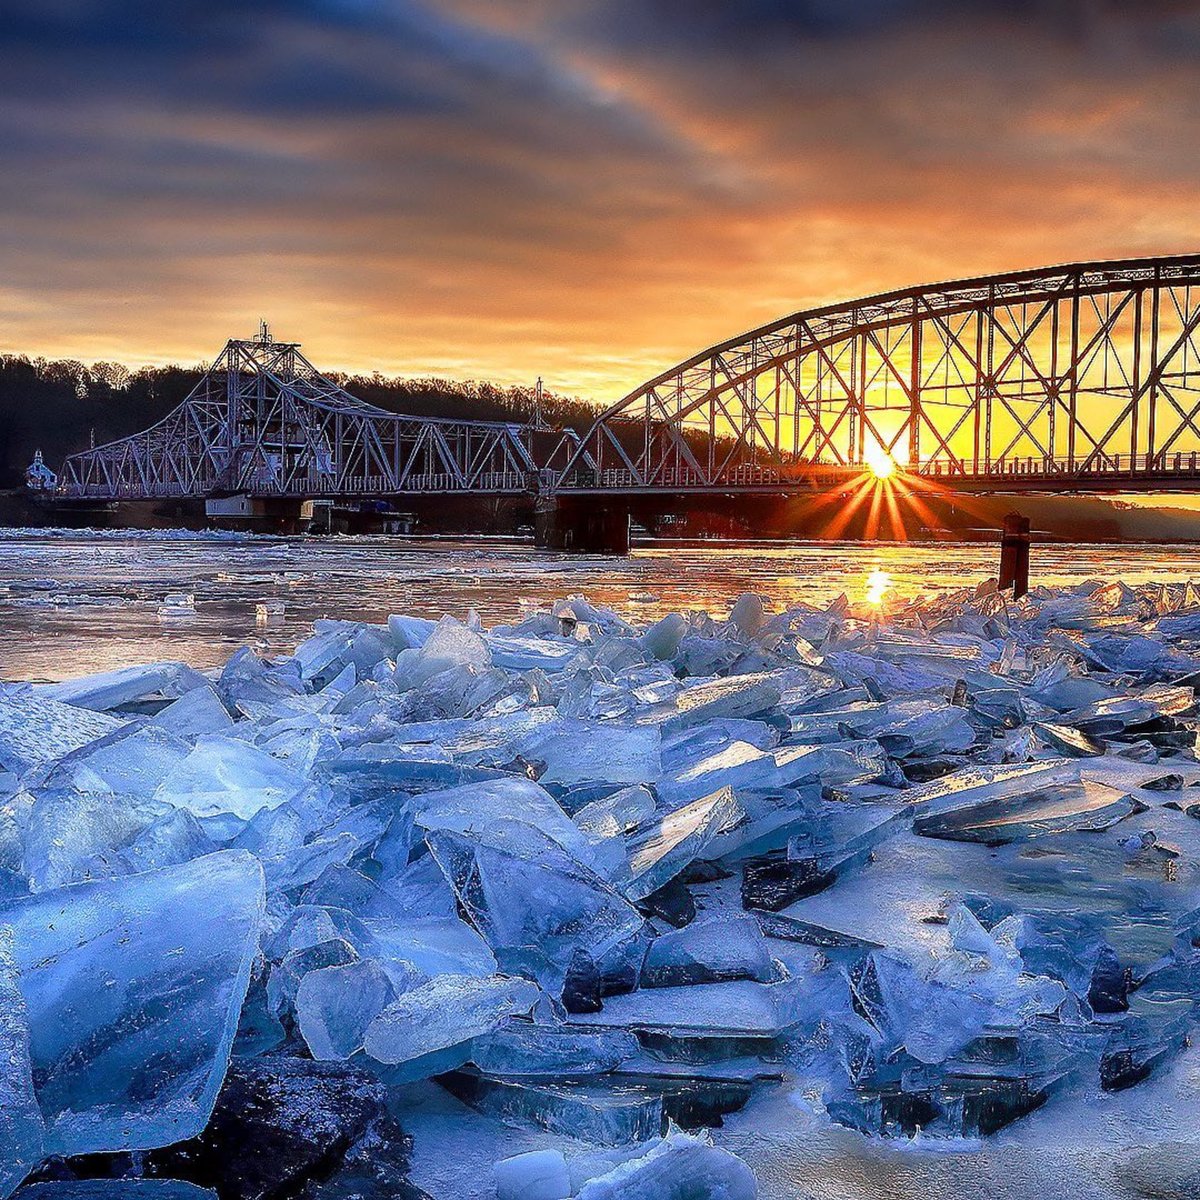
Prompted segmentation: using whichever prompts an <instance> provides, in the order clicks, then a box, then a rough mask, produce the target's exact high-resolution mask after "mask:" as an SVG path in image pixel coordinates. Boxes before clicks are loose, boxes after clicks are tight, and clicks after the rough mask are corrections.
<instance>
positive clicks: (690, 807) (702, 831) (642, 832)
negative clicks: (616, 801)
mask: <svg viewBox="0 0 1200 1200" xmlns="http://www.w3.org/2000/svg"><path fill="white" fill-rule="evenodd" d="M744 819H745V811H744V810H743V809H742V807H741V805H740V804H738V802H737V800H736V799H735V798H734V794H733V791H732V789H731V788H722V789H720V790H719V791H716V792H714V793H713V794H712V795H710V796H703V797H701V798H700V799H698V800H694V801H693V802H692V803H691V804H685V805H683V806H682V807H680V808H677V809H674V810H673V811H669V812H666V813H664V814H662V815H661V816H659V815H655V816H654V817H651V818H650V819H649V820H647V821H645V822H643V823H642V824H641V825H639V826H638V827H637V828H636V829H634V831H633V832H632V833H630V834H629V835H628V837H627V839H626V848H627V853H628V863H627V866H626V867H625V869H624V870H623V871H622V873H621V874H620V875H619V876H618V877H617V882H618V883H619V885H620V887H621V890H622V891H623V892H624V893H625V895H627V896H629V897H630V898H631V899H634V900H642V899H645V897H647V896H649V895H650V893H651V892H656V891H657V890H658V889H659V888H660V887H662V886H663V885H664V884H665V883H667V882H668V881H670V880H671V879H672V878H674V876H676V875H678V874H679V872H680V871H682V870H683V869H684V867H686V866H687V865H688V863H690V862H692V861H693V860H694V859H696V858H699V857H701V856H702V855H703V853H704V850H705V847H706V846H707V845H708V844H709V842H711V841H712V839H713V838H715V837H716V836H717V834H719V833H721V832H723V831H724V830H727V829H732V828H733V827H734V826H736V825H737V824H738V822H739V821H742V820H744Z"/></svg>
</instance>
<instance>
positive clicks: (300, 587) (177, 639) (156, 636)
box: [0, 530, 1200, 680]
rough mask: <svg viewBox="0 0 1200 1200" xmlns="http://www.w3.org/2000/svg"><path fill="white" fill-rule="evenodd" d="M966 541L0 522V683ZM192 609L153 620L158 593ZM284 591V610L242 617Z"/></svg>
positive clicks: (741, 587)
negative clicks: (349, 621) (728, 539)
mask: <svg viewBox="0 0 1200 1200" xmlns="http://www.w3.org/2000/svg"><path fill="white" fill-rule="evenodd" d="M997 557H998V550H997V547H996V546H995V545H987V544H980V543H962V544H954V543H941V542H939V543H933V544H930V543H908V544H889V543H855V542H844V543H837V544H832V543H790V544H786V545H773V546H769V547H766V546H732V545H719V546H718V545H714V546H703V547H689V548H684V549H680V548H657V547H656V548H639V549H637V550H635V552H634V553H633V554H632V555H631V556H630V557H629V558H624V559H614V558H599V557H577V556H565V555H560V554H552V553H549V552H546V551H541V550H535V549H534V548H533V547H532V546H529V545H526V544H521V543H506V542H502V541H474V542H472V541H453V542H452V541H439V542H430V541H414V540H410V539H404V538H394V537H370V538H353V539H351V538H332V539H330V538H287V539H276V538H262V537H234V536H205V535H182V534H168V533H164V534H155V535H147V534H141V535H129V534H122V533H102V534H98V533H89V532H76V531H51V532H29V531H18V530H0V678H4V679H10V680H12V679H37V680H55V679H63V678H67V677H70V676H73V675H82V674H86V673H88V672H91V671H101V670H105V669H107V668H111V667H118V666H125V665H127V664H129V663H133V662H149V661H153V660H156V659H164V658H170V659H181V660H183V661H184V662H187V663H190V664H191V665H193V666H196V667H200V668H204V667H212V666H217V665H218V664H221V663H223V662H224V661H225V660H226V658H228V656H229V654H230V651H231V649H233V648H234V647H236V646H239V645H241V644H243V643H246V642H251V643H253V644H255V645H257V646H258V647H259V648H260V649H262V650H264V651H267V652H283V651H287V650H290V649H291V648H292V647H293V646H295V644H296V643H297V642H299V641H300V640H301V639H302V638H303V637H305V636H306V634H307V633H308V632H309V630H310V629H311V626H312V622H313V620H314V619H316V618H318V617H324V616H336V617H344V618H353V619H356V620H365V621H382V620H384V619H385V618H386V617H387V615H388V614H389V613H394V612H408V613H415V614H420V615H424V616H433V617H437V616H440V615H441V614H442V613H445V612H449V613H453V614H455V615H460V616H461V615H465V613H466V611H467V610H468V609H469V608H472V607H473V608H475V609H476V610H478V612H479V613H480V615H481V616H482V617H483V619H484V622H485V623H487V624H491V623H494V622H500V621H510V620H515V619H517V618H519V617H520V615H521V613H522V609H523V607H524V606H528V605H530V604H532V603H536V602H541V601H544V600H545V599H547V598H550V597H557V596H565V595H569V594H576V593H581V594H584V595H586V596H587V597H588V598H589V599H591V600H593V601H595V602H598V603H601V604H604V605H607V606H610V607H612V608H614V609H616V610H618V611H619V612H622V613H623V614H625V615H626V616H628V617H629V618H630V619H631V620H634V621H635V622H643V621H649V620H652V619H655V618H657V617H658V616H660V615H662V614H663V613H664V612H668V611H673V610H686V609H689V608H705V609H707V610H709V611H710V612H714V613H717V612H720V613H724V612H727V611H728V609H729V606H730V604H731V603H732V602H733V600H735V599H736V598H737V596H738V595H740V594H741V593H742V592H746V591H756V592H759V593H761V594H762V595H764V596H766V597H768V598H769V599H770V600H771V601H772V603H773V604H774V605H777V606H785V605H787V604H789V603H794V602H796V601H807V602H810V603H817V604H821V603H825V602H827V601H829V600H831V599H833V598H834V597H836V596H838V595H839V594H840V593H843V592H844V593H846V594H847V595H848V596H849V598H850V599H851V600H852V601H854V602H864V601H865V602H878V601H879V600H880V599H881V598H883V597H886V596H888V595H891V596H894V597H897V598H908V597H911V596H914V595H917V594H920V593H922V592H930V591H940V590H943V589H946V588H953V587H961V586H963V585H964V584H973V583H977V582H979V581H980V580H983V579H986V578H987V577H988V576H989V575H991V574H994V573H995V570H996V560H997ZM1033 564H1034V565H1033V577H1034V582H1035V583H1045V584H1056V585H1058V584H1071V583H1077V582H1081V581H1083V580H1085V579H1105V580H1108V579H1117V578H1119V579H1124V580H1125V581H1127V582H1130V583H1141V582H1146V581H1150V580H1164V581H1166V580H1184V579H1192V578H1197V579H1200V548H1197V547H1192V546H1110V545H1106V546H1039V547H1035V549H1034V558H1033ZM180 592H183V593H190V594H192V595H193V596H194V598H195V612H194V615H193V614H187V615H179V612H178V610H175V615H164V614H161V613H160V606H161V605H162V602H163V600H164V599H165V598H166V597H167V596H168V595H170V594H171V593H180ZM270 600H282V601H283V615H282V616H280V615H277V614H275V613H272V614H271V615H269V616H268V618H267V619H266V620H265V621H262V620H260V619H259V618H258V617H257V616H256V610H257V606H258V605H259V604H261V603H263V602H265V601H270Z"/></svg>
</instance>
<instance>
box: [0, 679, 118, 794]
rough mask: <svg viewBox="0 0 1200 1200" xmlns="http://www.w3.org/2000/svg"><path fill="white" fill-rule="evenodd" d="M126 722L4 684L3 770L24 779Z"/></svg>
mask: <svg viewBox="0 0 1200 1200" xmlns="http://www.w3.org/2000/svg"><path fill="white" fill-rule="evenodd" d="M123 724H124V721H122V720H119V719H118V718H117V717H111V716H109V715H108V714H106V713H94V712H90V711H89V710H87V709H83V708H76V707H75V706H74V705H72V704H64V703H63V702H62V701H60V700H49V699H46V698H44V697H40V696H35V695H34V694H33V692H32V691H31V690H30V689H28V688H24V689H22V688H6V687H4V685H2V684H0V770H5V771H11V772H13V774H14V775H23V774H24V773H25V772H27V771H30V770H33V769H34V768H36V767H42V766H46V765H48V764H50V763H53V762H56V761H57V760H58V759H60V758H62V757H63V756H64V755H65V754H69V753H70V752H71V751H72V750H78V749H79V748H80V747H81V746H86V745H87V744H88V743H89V742H93V741H95V740H96V739H97V738H101V737H104V736H105V735H106V734H109V733H112V732H113V731H114V730H117V729H120V728H121V726H122V725H123Z"/></svg>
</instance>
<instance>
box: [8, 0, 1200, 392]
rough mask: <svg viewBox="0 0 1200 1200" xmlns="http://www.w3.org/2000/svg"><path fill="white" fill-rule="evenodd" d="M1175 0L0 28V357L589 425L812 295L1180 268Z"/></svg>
mask: <svg viewBox="0 0 1200 1200" xmlns="http://www.w3.org/2000/svg"><path fill="white" fill-rule="evenodd" d="M1193 7H1194V6H1192V5H1187V4H1172V3H1156V2H1150V3H1144V4H1140V5H1138V6H1136V7H1135V6H1126V5H1117V4H1101V3H1085V2H1083V0H1078V2H1076V3H1066V2H1058V3H1055V2H1053V0H1039V2H1032V0H1030V2H1026V3H1015V4H1014V3H1000V2H999V0H956V2H955V3H953V4H952V3H950V0H837V2H835V0H798V2H795V3H784V2H783V0H741V2H738V3H734V2H733V0H686V2H684V0H592V2H584V0H553V2H551V0H440V2H435V0H308V2H304V3H288V2H285V0H269V2H268V3H265V4H262V5H259V6H256V8H255V10H254V14H253V18H252V19H251V18H249V17H248V16H247V14H246V10H245V7H244V6H243V5H235V4H232V3H213V4H205V5H199V4H194V3H158V4H154V3H149V2H136V3H116V2H108V0H91V2H89V0H74V2H71V0H28V2H26V3H11V2H5V0H0V58H2V59H3V61H4V63H5V70H4V71H3V72H0V218H2V220H0V280H2V281H3V283H2V284H0V316H3V317H4V321H5V326H4V327H5V329H6V330H7V332H6V334H5V337H4V341H5V342H6V343H7V344H6V346H5V348H7V349H15V350H21V349H25V350H30V351H44V352H50V353H63V354H70V355H72V356H74V357H83V358H92V357H98V358H124V359H126V360H129V361H146V360H163V359H171V358H176V359H183V360H185V361H193V360H195V359H197V358H200V357H204V356H211V354H212V353H214V352H215V350H216V348H217V347H218V346H219V344H220V343H221V341H223V339H224V338H225V337H226V336H229V335H230V334H233V333H236V332H238V331H239V330H243V329H248V328H252V327H253V325H254V323H255V322H256V321H257V318H258V317H259V316H260V315H266V316H268V317H271V318H272V319H273V320H274V322H275V324H276V326H277V327H278V328H279V329H280V331H281V332H282V333H284V334H286V335H288V336H295V337H299V338H301V339H302V340H304V341H305V342H306V345H307V346H308V349H309V350H310V351H311V352H312V354H313V356H314V357H315V358H316V359H317V360H318V361H320V362H325V363H328V364H329V365H330V366H338V367H350V368H359V367H362V368H366V369H371V368H374V367H379V368H381V369H384V370H390V371H399V372H406V373H413V374H419V373H423V372H426V371H429V370H437V371H441V372H444V373H447V374H456V375H470V376H475V377H483V376H490V377H493V378H497V379H501V380H511V379H518V378H529V377H532V376H533V375H536V374H539V373H541V374H545V375H547V376H548V377H552V378H553V379H554V381H555V383H556V384H557V385H558V386H561V387H565V388H568V389H572V390H577V391H580V392H584V393H587V394H592V395H594V396H595V397H596V398H597V399H611V398H613V397H614V396H615V395H617V394H620V392H621V391H623V390H625V389H626V388H629V387H632V386H634V385H636V384H637V383H638V382H639V381H640V379H641V378H643V377H644V376H646V375H649V374H652V373H655V372H657V371H658V370H659V369H662V368H663V367H665V366H667V365H669V364H670V363H671V362H672V361H674V360H675V359H677V358H680V357H683V356H685V355H687V354H688V353H690V352H691V351H693V350H695V349H698V348H699V347H700V346H702V345H704V344H707V343H708V342H711V341H716V340H718V339H720V338H722V337H724V336H727V335H729V334H731V333H733V332H736V331H737V330H738V329H741V328H746V327H749V326H751V325H753V324H756V323H758V322H760V321H764V320H767V319H770V318H772V317H774V316H777V315H780V314H782V313H784V312H787V311H790V310H791V309H793V308H796V307H799V306H801V305H804V304H808V303H818V302H823V301H828V300H832V299H837V298H839V297H849V296H853V295H856V294H862V293H866V292H870V291H875V290H878V289H880V288H883V287H888V286H899V285H903V284H906V283H911V282H915V281H918V280H920V279H924V278H938V277H951V276H956V275H966V274H974V273H977V272H981V271H985V270H992V269H995V270H1001V269H1007V268H1012V267H1018V266H1025V265H1034V264H1036V263H1038V262H1040V261H1051V260H1060V261H1061V260H1064V259H1071V258H1082V257H1090V256H1093V255H1096V256H1099V255H1105V256H1107V255H1120V254H1123V253H1130V254H1132V253H1143V252H1150V251H1159V250H1161V251H1164V252H1165V251H1175V250H1182V249H1192V248H1194V246H1193V245H1192V244H1190V243H1188V241H1187V239H1188V238H1189V237H1191V236H1192V235H1191V230H1192V228H1193V226H1194V216H1193V214H1194V212H1195V211H1196V206H1197V202H1198V201H1200V163H1197V161H1196V156H1195V154H1194V152H1193V150H1192V147H1193V146H1194V145H1195V144H1197V139H1196V134H1197V124H1198V121H1200V111H1198V107H1197V106H1198V103H1200V102H1198V101H1197V99H1196V97H1197V96H1200V92H1198V91H1197V88H1196V83H1197V82H1198V81H1197V73H1198V72H1197V66H1198V62H1197V59H1198V56H1200V22H1198V21H1197V18H1196V16H1195V14H1194V11H1193Z"/></svg>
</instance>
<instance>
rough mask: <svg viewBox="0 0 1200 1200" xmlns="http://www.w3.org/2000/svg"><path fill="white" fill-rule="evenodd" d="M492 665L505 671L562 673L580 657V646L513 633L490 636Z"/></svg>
mask: <svg viewBox="0 0 1200 1200" xmlns="http://www.w3.org/2000/svg"><path fill="white" fill-rule="evenodd" d="M487 644H488V649H489V650H490V651H491V655H492V662H493V663H494V664H495V665H496V666H497V667H502V668H503V669H504V670H506V671H531V670H533V669H534V668H537V669H538V670H541V671H547V672H550V673H554V672H556V671H561V670H563V668H564V667H566V666H567V664H568V663H570V662H572V661H573V660H574V659H575V658H577V657H578V655H579V644H578V643H577V642H572V641H565V640H559V639H556V640H553V641H552V640H550V639H548V638H531V637H519V636H516V635H513V634H498V633H492V634H489V635H488V637H487Z"/></svg>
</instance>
